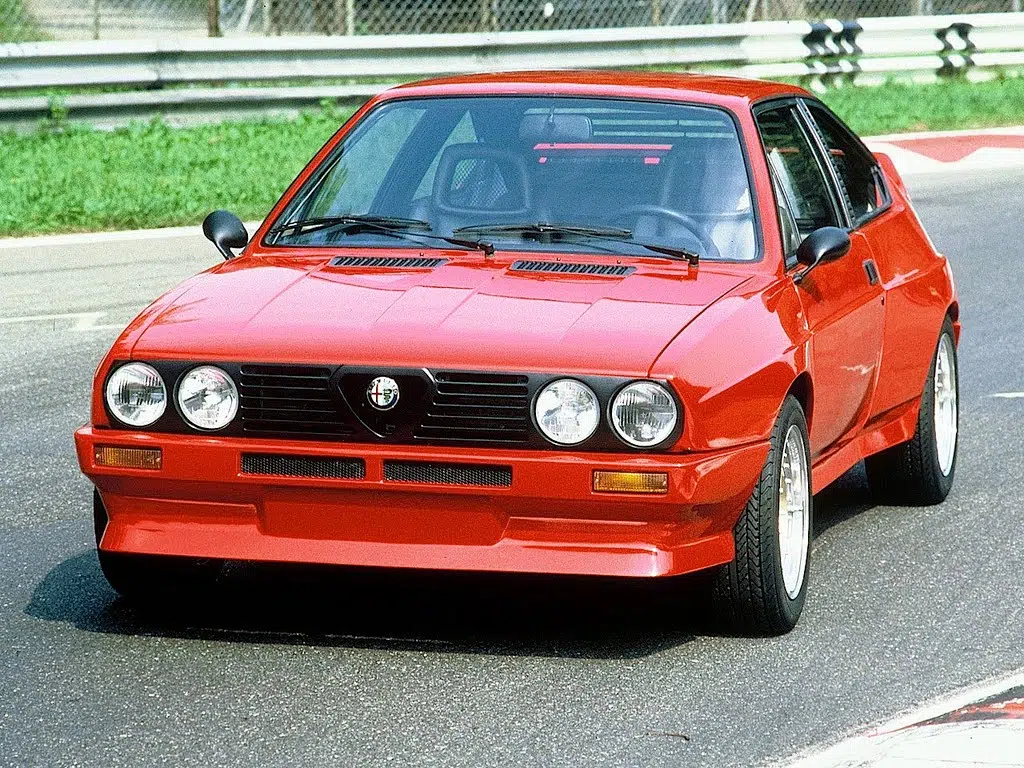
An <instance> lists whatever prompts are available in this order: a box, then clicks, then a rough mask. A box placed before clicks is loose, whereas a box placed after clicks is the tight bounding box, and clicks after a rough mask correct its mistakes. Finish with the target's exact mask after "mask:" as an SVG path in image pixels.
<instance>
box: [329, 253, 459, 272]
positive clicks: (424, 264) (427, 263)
mask: <svg viewBox="0 0 1024 768" xmlns="http://www.w3.org/2000/svg"><path fill="white" fill-rule="evenodd" d="M447 263H448V259H438V258H432V257H429V256H402V257H395V256H338V257H337V258H336V259H331V266H332V267H384V268H387V269H436V268H437V267H441V266H444V265H445V264H447Z"/></svg>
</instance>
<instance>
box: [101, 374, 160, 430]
mask: <svg viewBox="0 0 1024 768" xmlns="http://www.w3.org/2000/svg"><path fill="white" fill-rule="evenodd" d="M104 395H105V396H106V400H107V408H109V409H110V412H111V413H112V414H113V415H114V418H116V419H117V420H118V421H120V422H122V423H124V424H127V425H128V426H131V427H148V426H149V425H150V424H152V423H153V422H154V421H156V420H157V419H159V418H160V417H161V416H163V415H164V409H165V408H167V389H166V387H164V380H163V379H162V378H160V374H159V373H157V372H156V370H155V369H154V368H153V367H152V366H150V365H146V364H145V363H128V364H127V365H122V366H121V367H120V368H118V369H117V370H116V371H114V372H113V373H112V374H110V378H109V379H107V387H106V391H105V392H104Z"/></svg>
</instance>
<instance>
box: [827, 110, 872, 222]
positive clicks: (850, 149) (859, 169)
mask: <svg viewBox="0 0 1024 768" xmlns="http://www.w3.org/2000/svg"><path fill="white" fill-rule="evenodd" d="M808 108H809V110H810V113H811V116H812V118H813V119H814V123H815V124H816V126H817V128H818V131H819V133H820V134H821V140H822V142H823V143H824V145H825V149H826V150H828V156H829V161H830V162H831V163H832V167H833V168H835V171H836V176H837V177H838V178H839V186H840V191H841V192H842V194H843V198H844V199H845V201H846V205H847V208H848V209H849V211H850V219H851V220H852V221H853V223H854V224H857V223H858V222H861V221H863V220H864V219H866V218H868V217H869V216H871V214H872V213H874V212H875V211H876V210H878V208H880V207H881V206H882V205H884V204H885V195H884V192H883V189H882V188H881V186H880V184H879V177H878V174H877V173H876V171H875V163H874V161H873V160H872V159H871V157H870V156H869V155H868V154H867V151H866V150H865V149H864V148H863V147H862V146H861V145H860V144H859V143H858V142H857V141H855V140H854V139H853V137H852V136H851V135H850V133H849V132H848V131H847V130H846V128H844V127H843V125H842V124H841V123H840V122H839V121H838V120H837V119H836V118H834V117H833V116H832V115H830V114H829V113H828V112H826V111H825V110H823V109H821V108H820V107H818V106H816V105H813V104H809V105H808Z"/></svg>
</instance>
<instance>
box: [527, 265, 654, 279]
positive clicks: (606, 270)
mask: <svg viewBox="0 0 1024 768" xmlns="http://www.w3.org/2000/svg"><path fill="white" fill-rule="evenodd" d="M512 269H513V271H515V272H550V273H553V274H560V275H610V276H612V277H625V276H626V275H631V274H633V273H634V272H635V271H636V267H623V266H621V265H618V264H573V263H571V262H565V261H517V262H515V263H514V264H513V265H512Z"/></svg>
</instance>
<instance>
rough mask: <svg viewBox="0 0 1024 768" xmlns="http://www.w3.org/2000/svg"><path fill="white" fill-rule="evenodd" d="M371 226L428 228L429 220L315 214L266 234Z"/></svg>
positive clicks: (381, 227) (280, 225) (382, 227)
mask: <svg viewBox="0 0 1024 768" xmlns="http://www.w3.org/2000/svg"><path fill="white" fill-rule="evenodd" d="M339 226H344V227H349V228H351V229H357V228H359V227H372V228H378V229H389V230H391V229H395V230H399V229H430V222H429V221H423V220H421V219H403V218H400V217H398V216H374V215H372V214H358V215H357V214H348V215H346V216H317V217H314V218H310V219H298V220H296V221H289V222H287V223H285V224H278V225H277V226H275V227H272V228H271V229H270V230H268V231H267V234H268V235H278V234H281V233H283V232H291V233H292V234H293V235H298V234H300V233H304V232H316V231H317V230H320V229H326V228H328V227H339Z"/></svg>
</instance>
